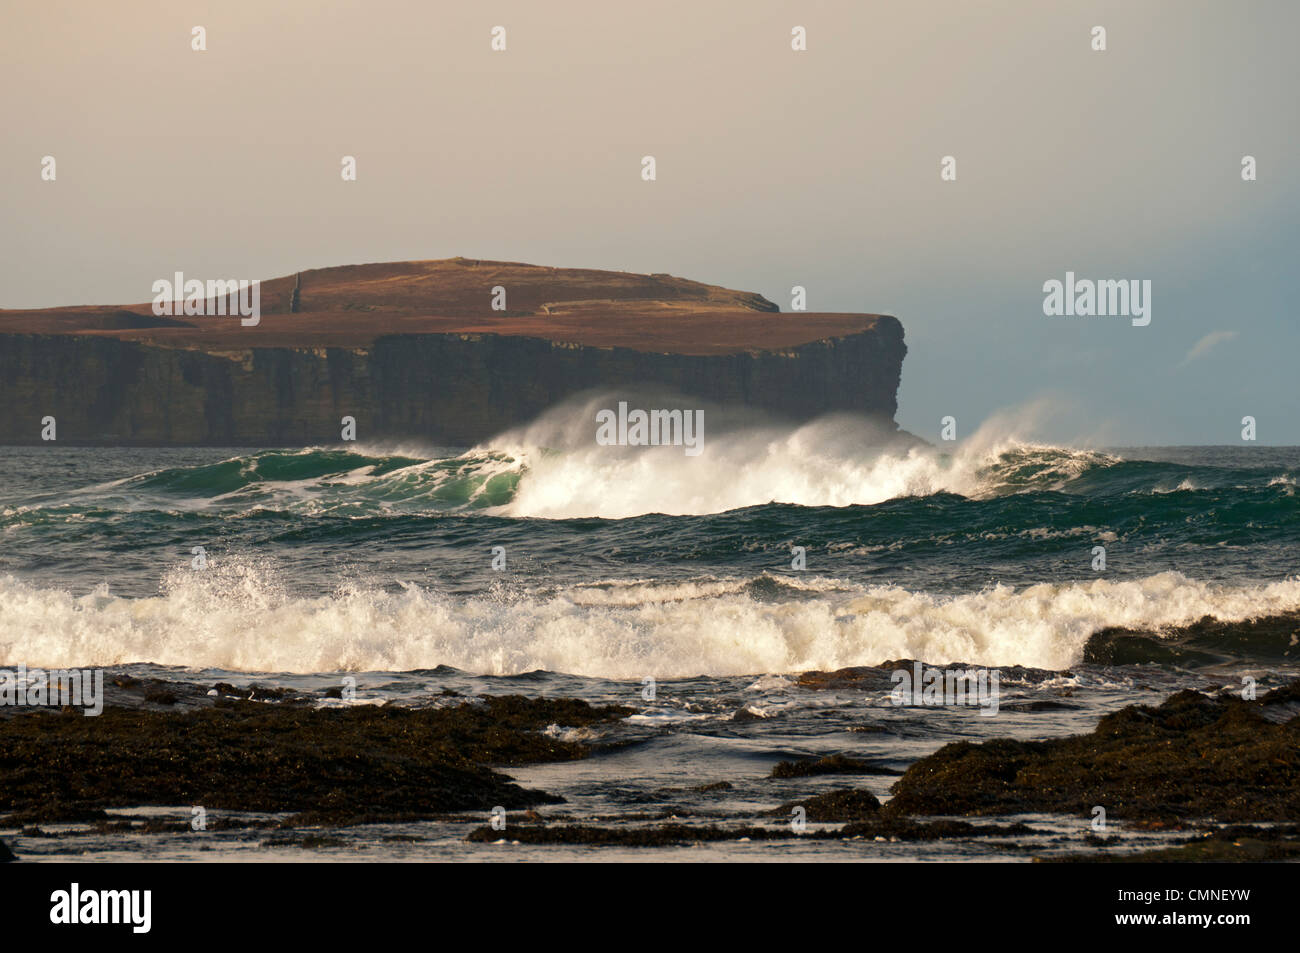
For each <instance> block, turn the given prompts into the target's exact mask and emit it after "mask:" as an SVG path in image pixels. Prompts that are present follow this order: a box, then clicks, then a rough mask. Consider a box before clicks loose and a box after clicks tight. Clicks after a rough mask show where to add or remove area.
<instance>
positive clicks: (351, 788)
mask: <svg viewBox="0 0 1300 953" xmlns="http://www.w3.org/2000/svg"><path fill="white" fill-rule="evenodd" d="M866 671H874V670H852V671H849V670H845V671H842V672H836V673H816V674H815V675H810V676H807V677H808V678H809V679H810V680H811V681H813V682H814V683H817V684H825V683H828V682H829V683H834V684H844V683H846V682H847V683H852V682H853V681H855V680H859V681H860V680H861V679H863V678H865V677H866V674H865V672H866ZM339 694H340V692H339V691H338V690H326V691H324V692H321V693H315V694H313V693H306V692H294V691H289V690H285V689H275V688H258V687H257V686H253V687H251V688H242V689H237V688H235V687H234V686H231V685H228V684H224V683H218V684H216V685H212V686H207V685H199V684H194V685H188V686H185V685H182V686H178V685H177V684H176V683H162V682H156V681H153V680H150V679H136V678H126V677H118V678H116V679H114V680H113V681H112V683H111V684H110V685H109V686H108V687H107V696H108V697H107V703H106V706H105V709H104V712H103V714H102V715H100V716H98V717H93V718H87V717H84V716H83V715H82V714H81V712H80V711H79V710H72V709H65V710H61V711H60V710H49V709H24V708H5V709H0V770H2V772H3V777H4V784H3V785H2V786H0V829H4V830H7V831H17V832H18V836H17V837H16V838H15V837H14V836H13V835H9V834H7V835H6V838H5V839H6V840H8V841H9V844H8V845H7V846H6V847H5V848H4V849H3V850H0V858H3V857H5V856H8V857H12V856H13V855H14V854H17V856H18V858H19V859H21V855H22V850H21V847H19V848H18V849H17V850H11V849H12V848H13V847H14V846H15V843H14V842H15V841H21V840H24V839H37V838H44V837H50V836H55V835H53V834H50V833H49V832H48V831H46V830H45V829H44V827H43V826H42V825H44V826H46V827H48V826H51V825H68V824H74V825H81V827H80V830H81V831H82V832H84V833H86V834H100V835H103V834H109V835H112V834H150V833H166V832H183V831H185V830H187V829H188V828H189V824H188V823H187V822H186V821H185V820H184V819H181V820H176V819H165V818H141V817H140V816H138V815H136V814H131V813H123V812H124V811H126V810H127V809H134V808H141V807H147V806H158V807H166V806H170V807H175V806H177V805H187V804H188V805H201V806H202V807H203V808H204V809H205V810H206V809H211V810H213V811H217V812H237V813H247V814H248V815H250V816H248V817H238V816H231V815H230V814H229V813H225V814H223V815H222V816H220V817H214V818H213V819H212V820H211V822H210V825H211V826H210V828H208V829H212V830H246V831H248V832H249V833H250V835H252V836H256V837H258V838H259V840H260V843H261V846H265V847H276V846H293V847H300V848H308V849H312V848H327V847H331V846H337V845H338V844H339V843H340V841H339V839H338V838H337V837H335V836H334V835H332V834H331V833H330V831H331V830H336V829H342V828H347V827H353V826H357V825H372V824H384V823H395V822H407V821H417V820H449V819H451V820H456V821H458V822H461V823H465V822H471V823H472V822H474V821H478V822H479V823H480V825H481V826H478V827H475V828H473V829H472V830H470V832H469V833H468V836H467V837H466V838H465V840H466V842H467V843H469V844H490V843H500V842H502V841H505V842H507V843H524V844H568V845H585V846H593V847H596V846H619V847H654V846H667V845H678V844H695V843H707V842H715V841H759V840H772V841H785V840H794V839H796V838H809V839H813V840H842V841H863V842H879V841H886V842H900V841H901V842H908V841H954V842H960V841H964V840H967V839H970V838H982V839H989V840H991V841H998V843H999V845H1001V846H1005V848H1006V849H1007V850H1009V851H1019V852H1021V853H1026V852H1027V853H1028V854H1029V855H1030V856H1032V855H1033V849H1032V848H1026V847H1024V846H1023V845H1016V844H1015V843H1014V839H1015V838H1018V837H1024V836H1026V835H1037V834H1042V833H1044V832H1043V831H1041V830H1039V829H1038V828H1037V827H1036V826H1035V824H1034V823H1033V822H1032V820H1031V822H1030V823H1026V822H1025V820H1024V819H1021V818H1019V817H1018V816H1019V815H1039V816H1041V815H1067V816H1072V817H1076V818H1087V817H1089V816H1090V815H1095V809H1096V808H1097V807H1101V808H1104V810H1105V813H1106V815H1107V816H1108V817H1109V819H1110V821H1111V822H1115V823H1118V824H1119V825H1121V826H1126V827H1129V828H1131V829H1140V830H1152V831H1157V830H1158V831H1163V832H1168V833H1170V834H1174V835H1176V838H1175V840H1174V841H1172V842H1171V843H1170V844H1169V845H1167V846H1163V847H1161V848H1159V849H1156V850H1154V851H1150V852H1146V853H1134V852H1132V851H1131V850H1130V851H1126V852H1116V851H1113V850H1108V848H1111V847H1113V846H1114V845H1115V844H1116V843H1117V840H1116V839H1115V838H1114V837H1110V836H1104V835H1103V836H1098V835H1089V837H1088V838H1087V841H1086V843H1087V844H1088V846H1089V848H1091V850H1090V851H1089V852H1084V853H1075V854H1072V855H1069V856H1066V857H1060V856H1057V857H1055V858H1053V859H1056V860H1061V859H1066V860H1069V859H1078V860H1110V859H1115V860H1133V859H1147V860H1169V861H1185V860H1218V861H1222V860H1277V859H1288V858H1294V857H1297V856H1300V824H1297V823H1295V820H1296V818H1297V817H1300V680H1295V681H1292V682H1290V683H1288V684H1286V685H1283V686H1281V687H1279V688H1276V689H1274V690H1273V691H1271V692H1268V693H1267V694H1261V695H1260V697H1259V698H1258V699H1257V700H1243V699H1242V698H1241V697H1239V695H1237V694H1233V693H1230V692H1224V691H1220V692H1217V693H1215V694H1205V693H1201V692H1194V691H1181V692H1178V693H1176V694H1174V695H1172V696H1171V697H1169V698H1167V699H1166V700H1165V701H1164V702H1163V703H1162V704H1160V705H1158V706H1147V705H1133V706H1129V707H1126V708H1123V709H1120V710H1119V711H1115V712H1113V713H1111V714H1109V715H1106V716H1105V717H1103V718H1101V720H1100V722H1099V724H1098V725H1097V727H1096V729H1095V730H1094V731H1092V732H1091V733H1089V734H1084V735H1075V736H1070V737H1066V738H1058V739H1052V740H1046V741H1014V740H1008V739H997V740H992V741H986V742H983V743H980V744H974V743H970V742H958V743H954V744H949V745H946V746H944V747H943V748H941V749H939V750H938V751H936V752H934V753H933V754H931V755H929V756H928V757H924V758H922V759H920V760H919V761H916V762H915V763H913V764H912V765H911V766H910V767H908V768H907V770H906V771H905V772H903V773H902V776H901V777H899V778H898V779H897V781H896V782H895V783H894V785H893V787H892V797H890V798H889V799H888V800H886V801H884V803H882V802H881V800H880V799H878V798H877V797H876V796H875V795H873V794H872V793H871V792H869V791H867V790H865V789H862V788H858V787H855V786H854V785H853V781H852V779H853V777H854V776H858V777H863V776H872V775H880V774H897V772H896V771H890V770H889V769H882V768H881V767H880V766H878V765H873V764H872V763H870V762H868V761H863V760H861V759H854V758H848V757H845V756H842V755H832V756H829V757H825V758H821V759H808V760H804V761H784V762H779V763H777V764H775V765H773V768H772V771H771V777H773V778H781V779H786V780H787V781H788V780H789V779H796V780H797V779H800V778H809V777H813V776H816V775H824V774H833V775H836V776H837V777H842V778H843V779H844V781H845V783H844V784H843V785H842V786H838V787H836V788H835V789H833V790H830V791H824V792H823V793H819V794H810V795H809V796H807V797H805V798H802V799H795V800H789V799H786V800H785V802H784V803H780V804H774V805H773V807H772V808H771V809H770V810H767V811H764V812H760V813H757V814H754V813H750V814H737V813H734V812H733V813H728V812H725V811H721V812H711V813H704V812H701V811H700V810H699V809H698V808H697V809H695V810H692V809H689V808H686V807H684V806H683V805H682V803H680V802H679V801H678V799H677V798H676V797H675V790H676V789H666V790H662V791H660V792H658V797H659V803H656V804H651V805H646V810H645V811H644V812H643V813H642V814H640V815H638V821H639V823H636V824H627V823H620V822H626V821H628V820H629V818H627V817H621V818H603V817H582V816H578V813H577V812H575V810H574V809H573V808H572V806H571V805H568V804H565V803H564V798H562V797H559V796H556V795H553V794H549V793H547V792H545V791H540V790H532V789H528V788H525V787H522V786H520V785H518V784H516V783H515V782H514V781H513V780H512V779H511V778H510V777H509V776H508V773H507V772H508V769H509V768H510V767H512V766H515V767H518V766H523V765H537V764H548V763H563V762H570V761H577V760H582V759H588V758H598V757H599V756H600V755H601V754H602V753H604V752H609V751H614V750H618V749H620V748H621V747H623V746H625V745H627V744H629V743H632V742H630V741H629V739H628V738H627V737H626V736H625V735H621V733H620V725H621V724H623V723H624V722H623V720H624V719H625V718H627V717H628V716H630V715H633V714H635V713H636V711H637V710H636V709H633V708H629V707H626V706H618V705H607V706H592V705H589V704H588V703H586V702H583V701H578V700H574V699H554V698H550V699H547V698H527V697H524V696H521V695H484V696H479V697H473V698H470V697H463V696H458V695H456V694H455V693H451V692H446V693H444V694H442V695H438V696H431V697H430V698H429V699H427V703H422V704H421V705H417V706H414V707H398V706H391V705H390V706H374V705H365V704H347V703H345V702H343V701H341V700H340V699H339V698H338V696H339ZM730 787H731V785H730V783H729V782H727V781H725V780H721V781H717V782H714V783H712V784H708V785H702V786H697V787H695V788H691V789H689V790H691V791H694V792H696V793H698V792H702V791H709V792H715V793H718V794H725V792H726V791H728V790H729V789H730ZM682 790H683V792H684V791H686V790H688V789H682ZM258 815H260V816H258ZM489 816H492V817H493V819H494V820H498V817H499V823H489V824H483V823H482V821H483V820H484V819H485V818H488V817H489ZM796 817H797V818H798V820H797V822H796V821H795V820H793V818H796ZM500 825H508V826H507V829H505V830H503V829H502V827H501V826H500ZM57 836H62V837H68V836H76V832H75V831H73V832H71V833H70V832H69V831H66V830H65V831H62V832H60V833H59V834H58V835H57ZM393 837H395V838H397V839H401V836H400V835H393ZM386 839H392V838H386ZM405 839H419V838H410V837H408V838H405ZM1003 841H1005V842H1006V843H1005V845H1003Z"/></svg>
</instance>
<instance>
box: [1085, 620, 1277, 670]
mask: <svg viewBox="0 0 1300 953" xmlns="http://www.w3.org/2000/svg"><path fill="white" fill-rule="evenodd" d="M1297 657H1300V614H1297V613H1293V612H1291V613H1281V614H1279V615H1272V616H1263V617H1261V618H1258V619H1247V620H1244V621H1234V622H1224V621H1222V620H1219V619H1216V618H1214V617H1213V616H1208V615H1207V616H1203V617H1201V618H1200V619H1199V620H1198V621H1196V622H1193V623H1192V624H1191V625H1185V626H1179V627H1177V628H1172V629H1165V630H1161V631H1160V632H1152V631H1148V630H1145V629H1130V628H1124V627H1122V626H1110V627H1108V628H1105V629H1102V630H1100V631H1099V632H1096V633H1094V634H1093V635H1092V636H1091V637H1090V638H1089V639H1088V643H1087V645H1085V646H1084V649H1083V660H1084V661H1085V662H1088V663H1090V664H1093V665H1141V664H1146V663H1157V664H1160V665H1182V666H1200V665H1212V664H1215V663H1218V662H1223V661H1228V660H1231V659H1238V658H1254V659H1267V658H1272V659H1277V660H1279V661H1280V660H1282V659H1295V658H1297Z"/></svg>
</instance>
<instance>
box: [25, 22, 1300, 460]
mask: <svg viewBox="0 0 1300 953" xmlns="http://www.w3.org/2000/svg"><path fill="white" fill-rule="evenodd" d="M196 25H201V26H203V27H204V28H205V29H206V34H207V50H206V51H205V52H195V51H193V50H192V49H191V29H192V27H194V26H196ZM497 25H502V26H504V27H505V28H506V42H507V49H506V51H505V52H493V51H492V50H491V48H490V42H491V35H490V31H491V29H492V27H494V26H497ZM796 25H800V26H804V27H805V28H806V30H807V47H808V48H807V50H806V51H805V52H795V51H793V50H791V48H790V41H791V28H792V27H794V26H796ZM1098 25H1100V26H1104V27H1105V29H1106V45H1107V50H1106V51H1105V52H1094V51H1093V49H1092V36H1091V31H1092V28H1093V27H1094V26H1098ZM1297 36H1300V4H1297V3H1294V2H1288V0H1278V2H1264V0H1243V2H1233V3H1229V2H1191V0H1171V2H1157V0H1144V2H1141V3H1133V2H1131V0H1123V2H1087V3H1078V2H1050V3H1049V2H1042V0H1029V2H1005V3H998V2H981V3H973V2H966V0H961V2H957V0H951V2H937V0H934V2H903V0H897V2H881V3H862V2H828V0H823V2H816V3H811V2H804V3H796V2H764V0H734V2H709V3H704V2H700V0H683V2H663V0H660V2H654V3H645V4H632V3H621V2H620V3H611V2H608V0H591V2H561V0H546V2H544V3H543V2H536V0H510V2H496V3H493V2H482V3H479V2H476V3H472V4H452V3H449V2H448V3H431V2H427V0H424V2H382V0H358V2H328V0H326V2H322V0H310V2H306V0H295V2H280V3H271V2H266V0H248V2H245V0H238V2H236V0H223V2H220V3H218V2H212V3H193V2H184V0H158V2H143V0H133V2H129V3H125V4H88V3H85V2H50V0H42V2H40V3H35V2H32V3H26V4H18V3H9V4H6V5H5V7H4V10H3V13H0V80H3V81H2V82H0V125H2V127H3V129H4V136H3V139H2V140H0V182H3V186H0V217H2V219H3V223H4V228H3V230H2V232H0V243H2V244H0V254H3V264H0V275H2V276H3V281H2V282H0V307H11V308H13V307H36V306H47V305H62V304H78V303H119V302H138V301H145V300H148V299H149V298H151V297H152V293H151V290H150V289H151V285H152V283H153V281H154V280H155V279H157V278H160V277H170V275H171V274H172V272H174V271H177V270H180V271H184V272H185V273H186V274H187V275H190V276H194V277H236V278H243V277H248V278H257V277H262V278H269V277H275V276H278V275H282V274H287V273H290V272H293V271H296V270H299V269H304V268H312V267H323V266H328V265H335V264H350V263H356V262H364V261H389V260H400V259H412V258H443V257H449V256H452V255H466V256H470V257H479V258H498V259H507V260H514V261H527V262H534V263H538V264H550V265H565V266H582V267H594V268H610V269H624V270H628V271H638V272H671V273H672V274H676V275H681V276H684V277H688V278H694V279H698V280H701V281H707V282H711V283H717V284H723V285H728V286H731V287H735V288H742V289H746V290H753V291H758V292H760V293H762V294H764V295H766V296H767V297H769V298H771V299H772V300H773V301H776V302H777V303H779V304H780V305H781V306H782V309H783V310H788V309H789V307H790V289H791V287H792V286H794V285H803V286H805V287H806V288H807V289H808V307H809V309H810V310H818V311H880V312H887V313H891V314H895V315H897V316H898V317H899V318H900V319H901V320H902V322H903V325H904V327H905V329H906V334H907V342H908V346H909V348H910V354H909V356H908V358H907V362H906V364H905V365H904V369H903V385H902V389H901V392H900V408H899V417H898V419H899V422H900V423H901V424H902V425H903V426H904V427H906V428H908V429H910V430H913V431H915V432H916V433H919V434H921V435H923V436H926V437H928V438H930V439H935V438H936V437H937V436H938V430H939V426H940V424H939V420H940V418H941V417H943V416H945V415H949V414H951V415H953V416H955V417H956V418H957V420H958V432H959V435H960V436H966V435H969V434H970V433H971V432H973V431H974V429H975V428H976V427H978V426H979V424H980V423H981V422H982V421H984V420H985V419H986V418H988V417H989V416H990V415H991V414H993V413H995V412H997V411H999V410H1002V409H1007V408H1016V407H1022V406H1025V405H1028V404H1031V403H1034V402H1036V401H1039V400H1040V399H1041V398H1045V397H1047V398H1051V402H1050V403H1048V404H1047V406H1049V407H1051V408H1053V409H1052V410H1051V411H1050V412H1047V413H1045V414H1044V413H1041V412H1040V413H1039V415H1038V419H1037V429H1036V431H1035V432H1036V434H1037V435H1038V436H1041V437H1044V438H1047V439H1054V440H1081V439H1082V440H1091V441H1093V442H1101V443H1109V444H1180V443H1223V444H1228V443H1239V442H1240V431H1241V418H1242V417H1243V416H1246V415H1251V416H1254V417H1256V418H1257V420H1258V428H1259V442H1260V443H1284V444H1300V396H1298V395H1300V385H1298V384H1297V379H1298V378H1300V375H1298V374H1297V369H1296V363H1297V359H1300V309H1298V308H1297V304H1296V301H1297V295H1296V284H1297V273H1298V272H1300V267H1298V263H1297V252H1298V251H1300V184H1298V180H1297V171H1298V169H1300V108H1298V107H1297V99H1296V98H1297V92H1298V91H1300V56H1297V55H1296V52H1295V42H1296V37H1297ZM46 155H52V156H54V157H55V160H56V162H57V179H56V180H55V181H54V182H45V181H42V180H41V176H40V172H41V160H42V157H43V156H46ZM344 155H353V156H355V157H356V160H357V173H358V177H357V181H355V182H344V181H343V180H342V178H341V176H340V168H341V166H340V160H341V158H342V156H344ZM644 155H653V156H655V158H656V162H657V180H656V181H654V182H645V181H642V179H641V157H642V156H644ZM946 155H951V156H954V157H955V158H956V170H957V180H956V181H955V182H944V181H941V179H940V174H939V173H940V160H941V158H942V157H943V156H946ZM1246 155H1251V156H1254V157H1255V158H1256V161H1257V164H1258V173H1257V174H1258V179H1257V181H1254V182H1245V181H1243V180H1242V177H1241V161H1242V157H1243V156H1246ZM1067 270H1069V271H1073V272H1075V273H1076V275H1077V276H1078V277H1080V278H1094V279H1105V278H1117V279H1118V278H1137V279H1149V280H1150V281H1151V282H1152V302H1151V305H1152V309H1151V323H1150V324H1149V325H1148V326H1146V327H1133V326H1132V324H1131V322H1130V321H1129V320H1128V319H1127V318H1123V317H1089V318H1080V317H1047V316H1045V315H1044V314H1043V298H1044V293H1043V290H1042V287H1043V283H1044V282H1045V281H1047V280H1049V279H1052V278H1057V279H1064V277H1065V272H1066V271H1067Z"/></svg>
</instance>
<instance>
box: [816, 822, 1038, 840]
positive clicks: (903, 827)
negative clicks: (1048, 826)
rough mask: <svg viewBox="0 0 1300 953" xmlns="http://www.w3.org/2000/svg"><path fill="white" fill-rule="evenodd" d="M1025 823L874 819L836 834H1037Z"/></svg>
mask: <svg viewBox="0 0 1300 953" xmlns="http://www.w3.org/2000/svg"><path fill="white" fill-rule="evenodd" d="M1037 833H1040V832H1039V831H1036V830H1034V829H1033V828H1032V827H1030V826H1028V825H1027V824H1020V823H1016V824H1005V825H998V824H971V823H969V822H968V821H953V820H938V821H914V820H912V819H910V818H905V817H877V818H873V819H871V820H867V821H857V822H854V823H852V824H845V825H844V827H843V828H841V829H840V831H839V832H838V834H839V836H840V837H861V838H863V839H866V840H875V839H876V838H877V837H880V838H883V839H885V840H900V841H932V840H945V839H947V838H950V837H1023V836H1025V835H1026V834H1037Z"/></svg>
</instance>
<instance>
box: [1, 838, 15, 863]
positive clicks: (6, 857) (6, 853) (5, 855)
mask: <svg viewBox="0 0 1300 953" xmlns="http://www.w3.org/2000/svg"><path fill="white" fill-rule="evenodd" d="M17 859H18V855H17V854H15V853H14V852H13V851H12V850H10V849H9V845H8V844H6V843H5V842H4V841H2V840H0V864H8V863H12V862H13V861H15V860H17Z"/></svg>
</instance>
